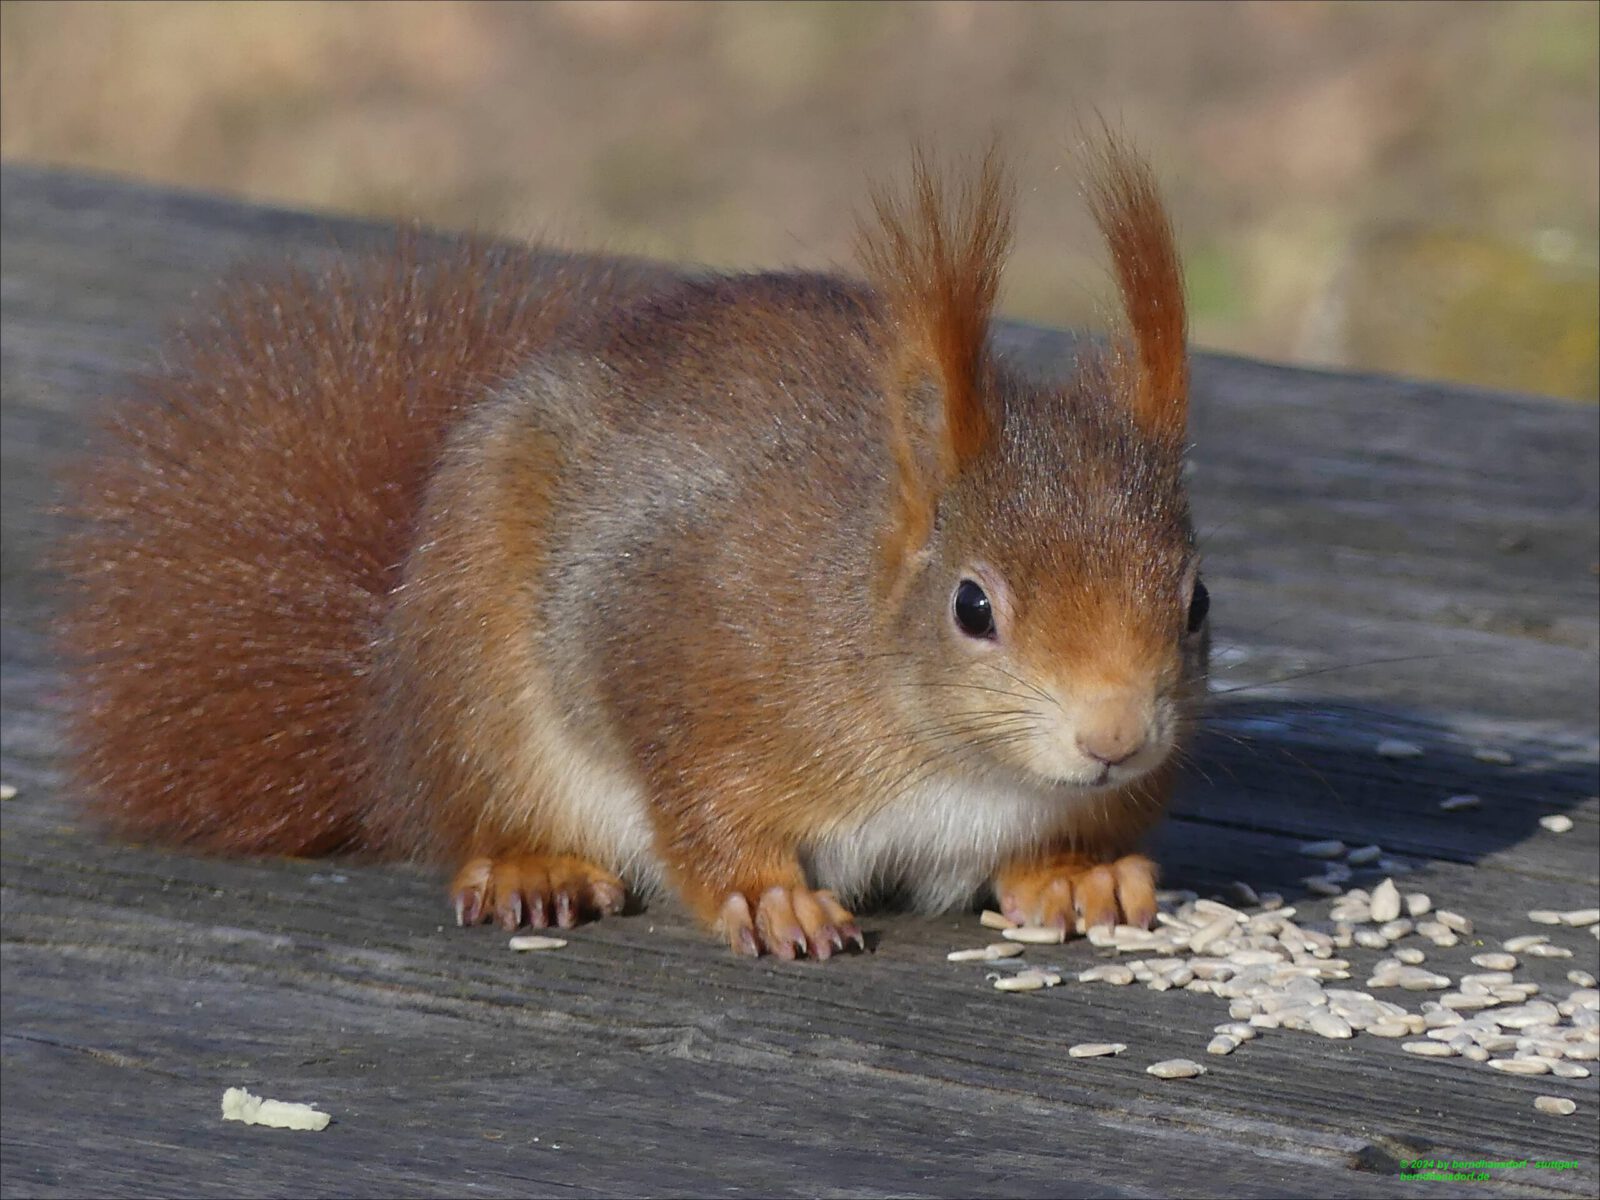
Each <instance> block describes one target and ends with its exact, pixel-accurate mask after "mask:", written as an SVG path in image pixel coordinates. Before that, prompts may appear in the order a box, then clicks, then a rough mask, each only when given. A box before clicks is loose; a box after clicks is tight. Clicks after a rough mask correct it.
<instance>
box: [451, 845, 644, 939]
mask: <svg viewBox="0 0 1600 1200" xmlns="http://www.w3.org/2000/svg"><path fill="white" fill-rule="evenodd" d="M627 896H628V892H627V889H626V888H625V887H624V886H623V883H622V880H620V879H618V878H617V877H616V876H615V875H613V874H612V873H611V872H610V871H606V870H602V869H601V868H600V867H597V866H595V865H594V864H593V863H591V862H586V861H585V860H584V859H581V858H574V857H573V856H571V855H567V854H516V855H512V856H510V857H507V858H474V859H471V860H469V861H468V862H467V864H466V865H465V866H463V867H462V868H461V870H459V871H457V872H456V877H455V879H454V880H453V881H452V882H451V884H450V898H451V901H452V903H453V904H454V905H455V910H456V924H457V925H477V924H479V923H480V922H482V921H489V920H494V921H498V922H499V923H500V925H501V926H502V927H503V928H505V929H515V928H517V926H519V925H521V924H523V923H524V922H526V923H527V924H529V925H532V926H533V927H534V928H535V929H545V928H548V927H549V926H551V925H558V926H560V927H561V928H562V929H571V928H572V927H573V926H574V925H576V924H577V923H578V922H579V921H581V920H583V919H584V918H586V917H603V916H607V915H609V914H611V913H619V912H621V911H622V905H623V903H624V901H626V899H627Z"/></svg>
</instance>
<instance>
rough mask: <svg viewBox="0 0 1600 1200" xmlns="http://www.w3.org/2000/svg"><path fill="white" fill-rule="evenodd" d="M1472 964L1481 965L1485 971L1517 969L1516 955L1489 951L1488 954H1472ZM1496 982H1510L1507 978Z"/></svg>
mask: <svg viewBox="0 0 1600 1200" xmlns="http://www.w3.org/2000/svg"><path fill="white" fill-rule="evenodd" d="M1472 965H1473V966H1475V967H1482V968H1483V969H1484V970H1486V971H1497V972H1498V971H1514V970H1516V969H1517V956H1516V955H1515V954H1503V953H1500V952H1498V951H1491V952H1489V953H1488V954H1474V955H1473V956H1472ZM1496 982H1504V983H1510V982H1511V981H1510V980H1509V979H1506V980H1496Z"/></svg>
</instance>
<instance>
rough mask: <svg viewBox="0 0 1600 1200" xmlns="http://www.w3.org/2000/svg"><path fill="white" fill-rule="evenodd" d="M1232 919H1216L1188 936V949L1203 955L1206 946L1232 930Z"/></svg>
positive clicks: (1233, 923)
mask: <svg viewBox="0 0 1600 1200" xmlns="http://www.w3.org/2000/svg"><path fill="white" fill-rule="evenodd" d="M1234 925H1235V922H1234V920H1233V918H1232V917H1218V918H1216V919H1215V920H1213V921H1212V922H1211V923H1210V924H1208V925H1204V926H1202V927H1201V928H1199V929H1197V930H1195V932H1193V933H1191V934H1190V935H1189V949H1190V950H1191V951H1193V952H1194V953H1195V954H1203V953H1205V949H1206V947H1207V946H1209V945H1211V943H1212V942H1214V941H1216V940H1217V939H1218V938H1219V937H1221V936H1222V935H1223V934H1225V933H1228V932H1229V931H1230V930H1232V929H1233V928H1234Z"/></svg>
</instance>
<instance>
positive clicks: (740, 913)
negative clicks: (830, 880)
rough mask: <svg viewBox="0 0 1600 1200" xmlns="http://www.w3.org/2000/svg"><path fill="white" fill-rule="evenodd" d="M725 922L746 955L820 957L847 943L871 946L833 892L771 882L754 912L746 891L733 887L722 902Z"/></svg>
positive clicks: (738, 949)
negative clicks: (736, 890)
mask: <svg viewBox="0 0 1600 1200" xmlns="http://www.w3.org/2000/svg"><path fill="white" fill-rule="evenodd" d="M720 923H721V926H722V931H723V933H724V934H725V935H726V936H727V939H728V945H729V946H730V947H731V948H732V950H733V952H734V953H735V954H737V955H740V956H742V957H746V958H756V957H758V956H759V955H761V954H762V953H768V954H772V955H774V956H775V957H777V958H781V959H785V960H788V959H794V958H799V957H801V956H802V955H808V956H809V957H811V958H814V959H817V960H819V961H821V960H823V959H828V958H832V957H833V955H834V954H835V953H837V952H839V951H841V950H843V949H844V948H845V947H846V946H847V945H855V946H856V947H858V948H861V949H865V948H866V940H865V939H864V938H863V937H862V936H861V930H860V929H859V928H857V926H856V923H855V918H854V917H853V916H851V915H850V912H849V911H848V910H847V909H846V908H845V907H844V906H843V905H842V904H840V903H839V902H838V900H836V899H834V896H833V893H832V892H826V891H817V892H814V891H811V890H809V889H807V888H790V887H781V886H780V887H769V888H767V889H766V890H765V891H763V892H762V893H761V894H760V896H759V898H758V899H757V901H756V906H755V909H754V911H752V910H751V907H750V900H749V897H748V896H747V895H746V894H745V893H744V892H733V893H732V894H730V895H729V896H728V898H727V899H726V900H724V901H723V903H722V910H721V921H720Z"/></svg>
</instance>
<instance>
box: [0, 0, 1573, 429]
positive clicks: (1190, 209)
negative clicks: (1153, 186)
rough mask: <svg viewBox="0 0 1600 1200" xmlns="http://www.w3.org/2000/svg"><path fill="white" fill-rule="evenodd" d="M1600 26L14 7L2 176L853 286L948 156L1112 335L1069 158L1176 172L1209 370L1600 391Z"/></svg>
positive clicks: (650, 3) (911, 7)
mask: <svg viewBox="0 0 1600 1200" xmlns="http://www.w3.org/2000/svg"><path fill="white" fill-rule="evenodd" d="M1597 62H1600V5H1597V4H1595V3H1592V2H1589V0H1579V2H1571V3H1568V2H1552V3H1517V2H1511V3H1494V2H1488V0H1463V2H1457V3H1451V2H1440V3H1409V4H1407V3H1321V2H1315V0H1303V2H1288V3H1227V4H1213V3H1191V2H1179V3H1140V4H1134V3H1075V4H1042V3H1023V4H1012V3H998V2H993V0H983V2H971V0H945V2H943V3H926V4H925V3H901V4H870V3H853V2H843V3H741V4H733V3H728V4H710V3H673V2H667V0H643V2H633V0H614V2H609V3H579V2H572V3H567V2H550V3H539V4H501V3H428V4H424V3H398V4H390V3H363V4H346V3H269V2H262V0H256V2H250V3H190V2H187V0H181V2H177V3H154V2H139V3H123V2H117V3H107V4H101V3H72V4H64V3H54V2H47V3H30V2H23V0H9V2H7V3H4V4H3V5H0V153H3V155H4V156H5V157H6V158H7V159H12V160H22V161H29V162H35V163H49V164H58V165H61V166H68V167H78V168H86V169H91V170H97V171H110V172H116V173H119V174H124V175H131V176H136V177H139V178H142V179H148V180H153V181H157V182H161V183H168V184H179V185H184V186H188V187H197V188H204V189H208V190H213V191H221V192H227V193H232V194H235V195H238V196H243V197H249V198H252V199H258V200H264V201H272V202H278V203H285V204H289V205H294V206H299V207H307V208H323V209H338V210H346V211H352V212H357V213H367V214H375V215H385V216H389V215H396V216H398V215H406V216H420V217H423V218H425V219H427V220H430V221H433V222H436V223H439V224H442V225H446V226H458V227H459V226H476V227H479V228H484V229H489V230H494V231H499V232H506V233H511V234H515V235H517V236H522V237H550V238H555V239H558V240H560V241H563V242H566V243H571V244H577V245H582V246H595V247H601V248H606V249H611V250H615V251H622V252H632V253H640V254H646V255H651V256H655V257H663V258H670V259H680V260H686V261H694V262H699V263H706V264H711V265H715V266H724V267H748V266H775V265H795V266H835V265H839V264H842V263H846V262H847V261H848V257H849V246H850V236H851V230H852V224H853V220H854V214H855V213H856V212H858V211H859V210H860V209H861V207H862V202H863V198H864V195H865V180H866V179H867V178H868V177H883V176H885V175H893V174H894V173H895V172H896V171H897V170H898V169H899V168H900V167H902V166H903V164H904V163H905V160H906V149H907V146H908V144H909V143H910V141H911V140H912V139H913V138H918V137H920V138H922V139H924V140H925V141H927V142H928V143H929V144H931V145H934V146H937V147H939V148H941V149H943V150H949V151H956V152H961V151H971V150H973V149H975V148H981V146H982V144H983V143H984V141H985V140H986V139H987V137H988V136H989V134H990V133H991V132H992V131H995V130H998V131H999V132H1001V133H1002V134H1003V135H1004V136H1005V137H1006V139H1007V141H1008V143H1009V144H1010V146H1011V147H1012V150H1013V155H1012V157H1013V159H1014V161H1015V165H1016V169H1017V175H1018V177H1019V180H1020V181H1021V183H1022V204H1021V228H1020V239H1019V252H1018V254H1017V255H1016V256H1015V258H1014V260H1013V262H1012V264H1011V267H1010V269H1009V272H1008V275H1007V280H1006V293H1005V297H1004V300H1003V307H1004V309H1005V310H1006V312H1007V313H1008V314H1010V315H1012V316H1015V317H1018V318H1022V319H1026V320H1031V321H1036V322H1040V323H1043V324H1048V325H1053V326H1074V325H1084V324H1090V323H1094V321H1095V318H1096V314H1097V312H1098V311H1099V309H1100V307H1101V306H1102V305H1103V304H1104V302H1105V299H1106V296H1107V291H1108V283H1107V276H1106V272H1105V269H1104V266H1103V264H1102V262H1101V260H1100V258H1099V257H1098V249H1097V246H1096V244H1095V241H1094V237H1093V234H1092V232H1091V230H1090V229H1089V228H1088V226H1087V224H1086V222H1085V218H1084V216H1083V214H1082V210H1081V203H1080V200H1079V196H1078V192H1077V183H1076V180H1075V178H1074V176H1073V174H1072V170H1071V165H1070V154H1071V151H1072V149H1073V147H1074V146H1075V145H1076V144H1077V142H1078V140H1079V134H1078V121H1079V118H1080V116H1081V115H1083V114H1087V113H1092V112H1093V111H1094V110H1096V109H1098V110H1099V111H1100V112H1101V113H1103V114H1104V115H1105V116H1106V117H1107V118H1108V119H1109V120H1110V122H1111V123H1112V124H1113V125H1116V126H1119V127H1121V128H1122V129H1124V130H1125V131H1126V132H1127V133H1128V134H1129V135H1131V137H1132V138H1133V139H1134V141H1135V142H1136V143H1137V144H1138V145H1139V146H1140V147H1141V148H1142V149H1143V150H1144V151H1145V152H1146V153H1147V154H1148V155H1149V157H1150V158H1151V159H1152V161H1153V162H1154V163H1155V165H1156V168H1157V170H1158V173H1159V174H1160V175H1161V176H1162V178H1163V180H1164V182H1165V184H1166V186H1167V189H1168V192H1169V196H1170V200H1171V204H1172V208H1173V210H1174V215H1175V217H1176V220H1177V224H1178V226H1179V235H1180V239H1181V241H1182V243H1183V245H1184V249H1185V253H1186V255H1187V260H1188V271H1189V283H1190V289H1191V293H1192V299H1193V307H1194V333H1195V340H1196V342H1197V343H1198V344H1200V345H1202V346H1204V347H1207V348H1211V349H1219V350H1225V351H1232V352H1236V353H1240V354H1246V355H1250V356H1253V357H1258V358H1267V359H1275V360H1280V361H1286V362H1295V363H1304V364H1311V365H1318V366H1328V367H1337V368H1343V369H1354V370H1376V371H1389V372H1399V373H1403V374H1409V375H1417V376H1427V377H1434V378H1448V379H1452V380H1458V381H1463V382H1469V383H1476V384H1481V385H1485V386H1489V387H1498V388H1509V389H1515V390H1519V391H1529V392H1542V393H1548V394H1552V395H1559V396H1566V397H1572V398H1574V399H1580V400H1589V401H1593V400H1595V399H1596V398H1597V393H1600V362H1597V341H1600V329H1597V324H1600V317H1597V313H1600V289H1597V279H1600V240H1597V214H1600V159H1597V155H1600V67H1597Z"/></svg>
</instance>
